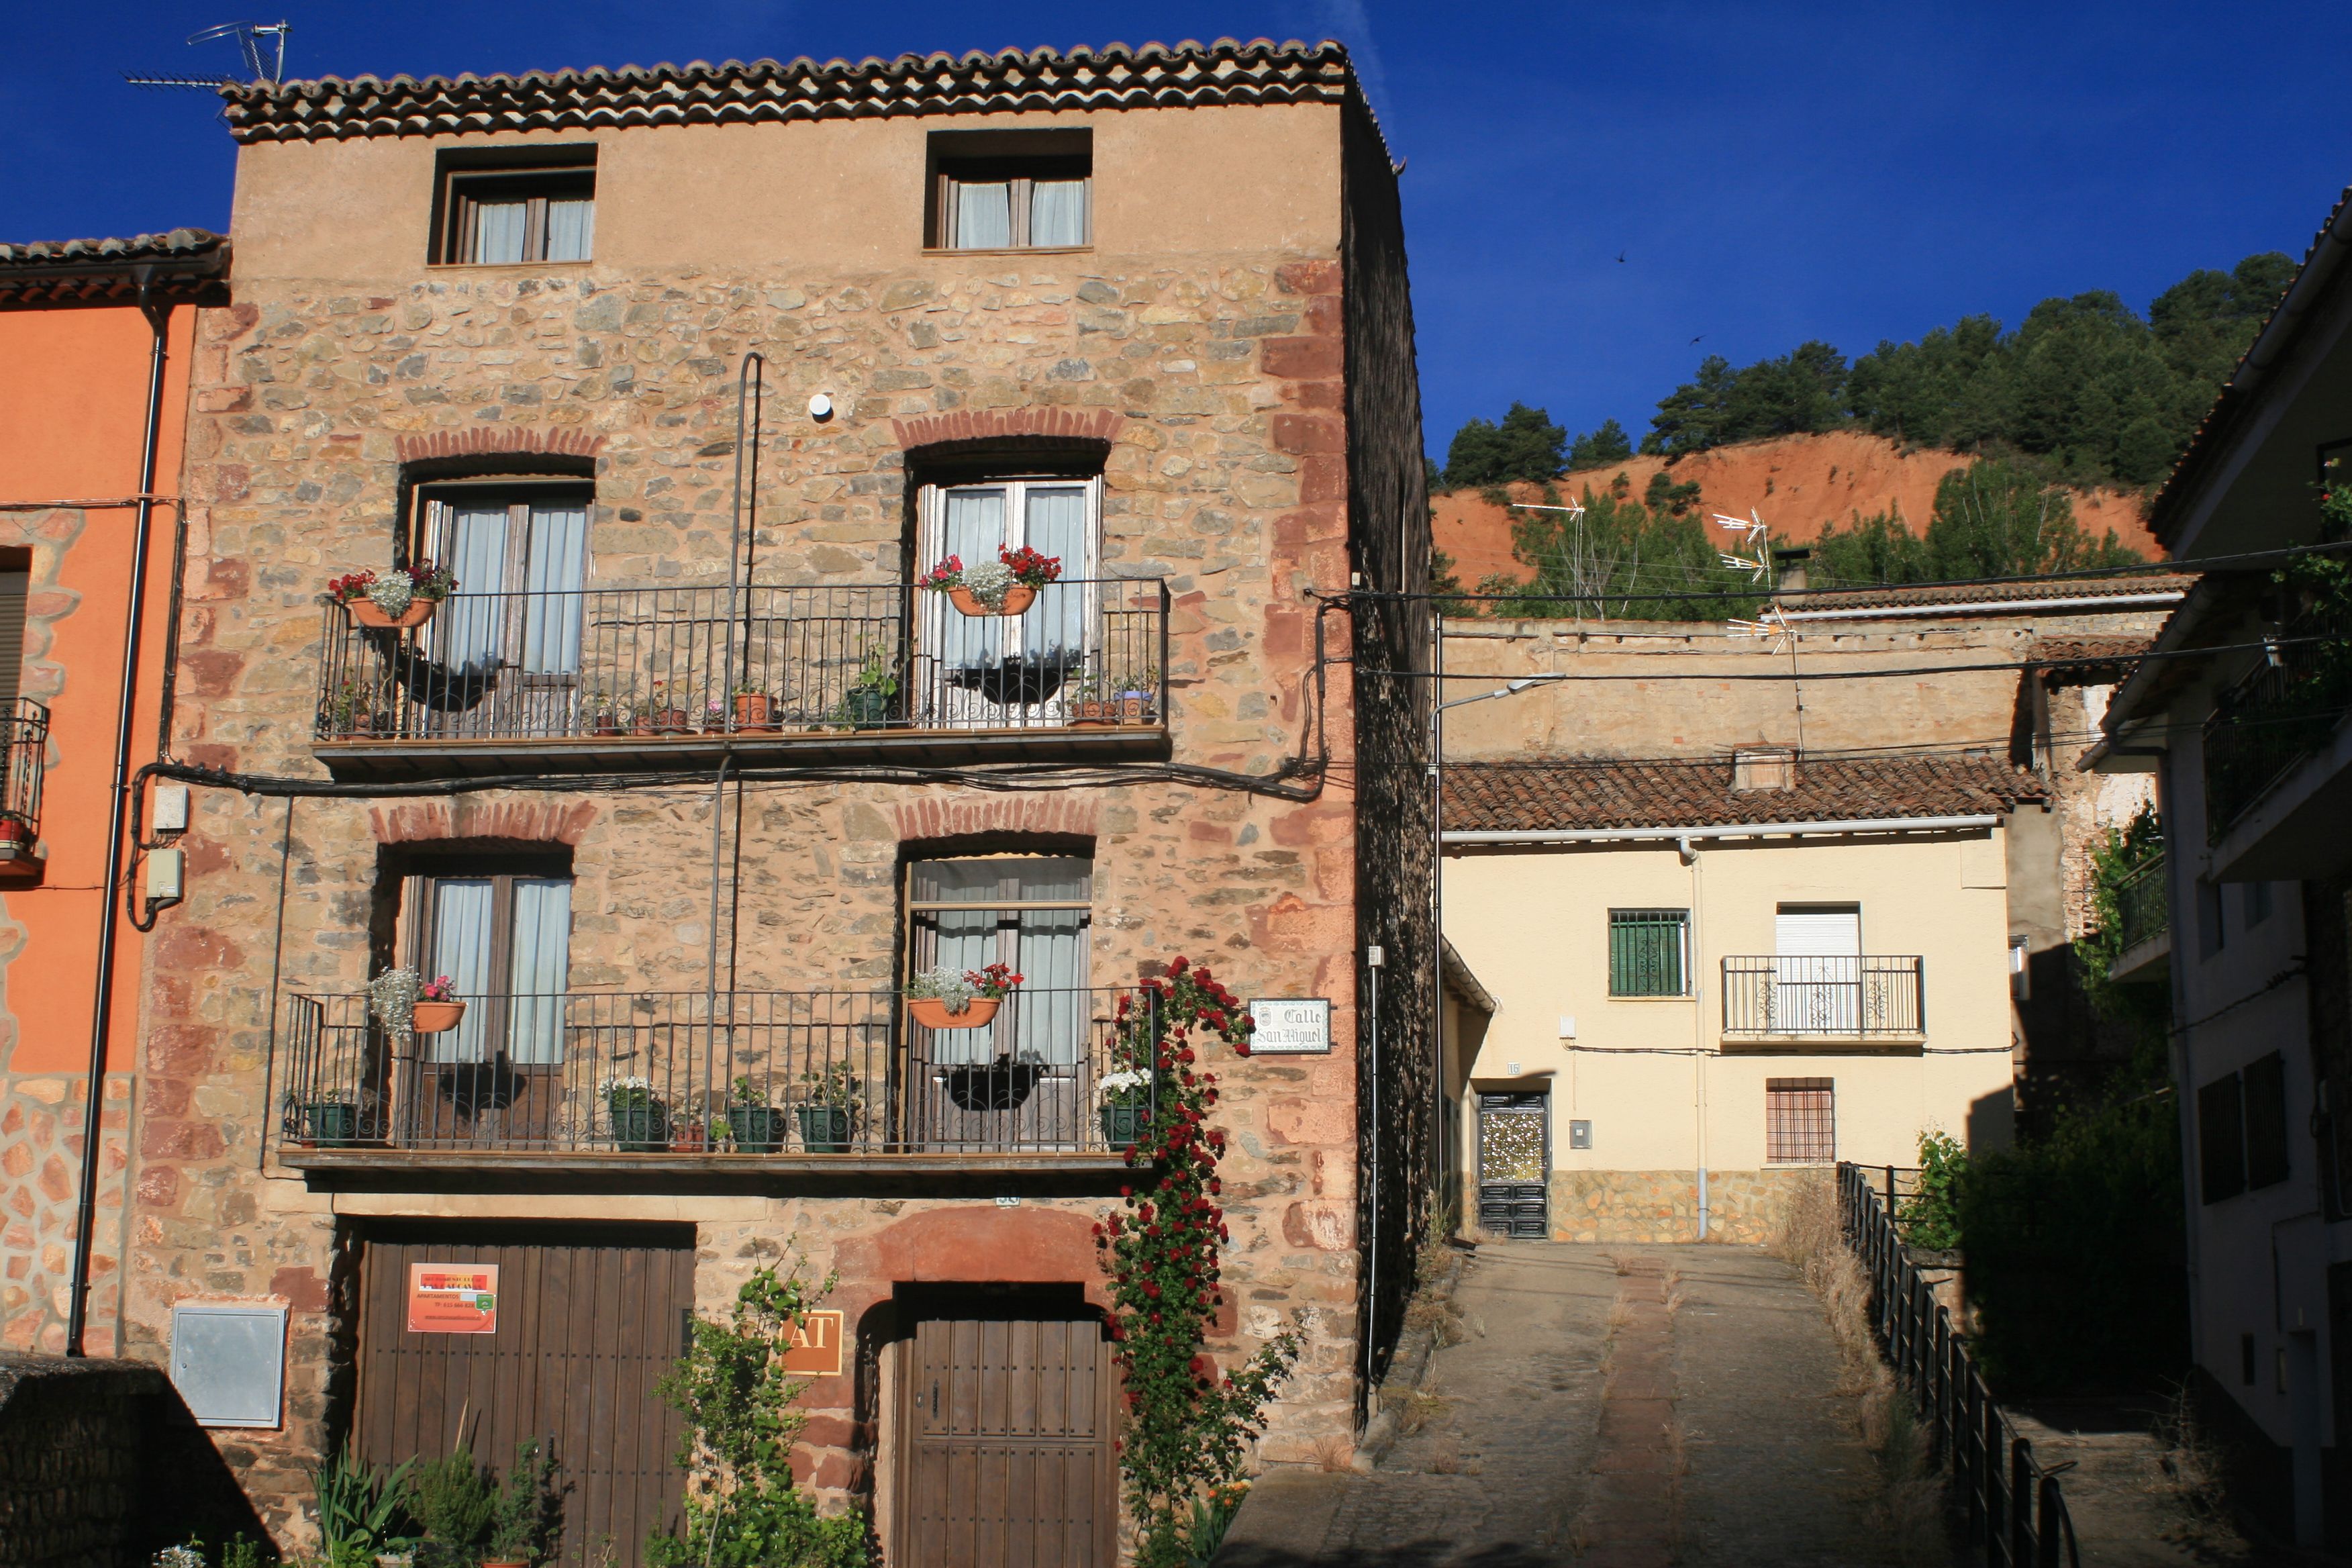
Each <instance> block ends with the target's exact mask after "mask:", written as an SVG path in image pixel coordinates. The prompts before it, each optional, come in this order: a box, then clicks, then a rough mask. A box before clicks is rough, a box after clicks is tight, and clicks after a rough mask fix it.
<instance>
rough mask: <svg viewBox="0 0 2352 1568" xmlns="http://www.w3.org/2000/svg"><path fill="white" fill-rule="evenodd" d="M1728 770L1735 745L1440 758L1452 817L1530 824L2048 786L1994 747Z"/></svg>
mask: <svg viewBox="0 0 2352 1568" xmlns="http://www.w3.org/2000/svg"><path fill="white" fill-rule="evenodd" d="M1731 776H1732V761H1731V759H1730V758H1729V757H1706V758H1694V759H1692V760H1690V761H1688V762H1683V761H1678V760H1677V761H1671V762H1658V761H1646V762H1633V761H1626V760H1624V759H1621V758H1612V757H1551V758H1546V759H1543V760H1540V761H1532V762H1507V763H1450V764H1448V765H1447V767H1446V769H1445V826H1446V827H1447V828H1448V829H1449V830H1466V831H1472V832H1513V831H1520V832H1525V831H1535V830H1543V829H1562V828H1566V829H1573V828H1600V827H1715V826H1734V825H1737V824H1740V823H1750V822H1756V823H1761V822H1845V821H1860V820H1873V821H1875V820H1880V819H1891V818H1898V817H1910V816H1984V815H1988V814H1994V813H2000V812H2006V811H2008V810H2009V809H2011V807H2012V806H2015V805H2019V804H2020V803H2021V802H2039V801H2046V800H2048V799H2049V798H2050V786H2049V784H2048V783H2047V782H2046V781H2044V780H2043V779H2042V778H2041V777H2040V776H2039V775H2037V774H2034V773H2021V772H2019V771H2018V770H2017V769H2015V768H2013V767H2011V765H2010V764H2009V763H2007V762H2006V761H2004V760H2002V759H2000V758H1997V757H1971V756H1904V757H1834V758H1821V759H1813V758H1807V759H1803V760H1801V761H1799V762H1798V763H1797V764H1796V782H1795V784H1793V785H1792V786H1791V787H1790V788H1788V789H1755V790H1735V789H1733V788H1732V787H1731Z"/></svg>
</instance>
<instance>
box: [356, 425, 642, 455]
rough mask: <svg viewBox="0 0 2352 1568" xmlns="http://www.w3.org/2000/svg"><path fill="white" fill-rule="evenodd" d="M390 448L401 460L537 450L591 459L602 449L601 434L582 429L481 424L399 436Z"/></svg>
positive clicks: (543, 452) (600, 452)
mask: <svg viewBox="0 0 2352 1568" xmlns="http://www.w3.org/2000/svg"><path fill="white" fill-rule="evenodd" d="M394 450H395V451H396V452H397V453H398V454H399V458H400V460H401V461H402V462H404V463H414V462H416V461H418V460H420V459H422V458H472V457H478V456H481V455H483V454H486V453H494V452H498V453H503V452H538V453H542V454H552V455H555V456H558V457H569V458H593V457H597V456H599V455H601V454H602V453H603V452H604V437H602V436H591V435H590V434H588V433H587V432H586V431H585V430H546V429H541V428H538V427H536V426H515V425H481V426H475V427H474V428H472V429H469V430H436V431H435V432H433V434H431V435H430V436H403V437H400V438H399V439H398V440H397V441H396V442H394Z"/></svg>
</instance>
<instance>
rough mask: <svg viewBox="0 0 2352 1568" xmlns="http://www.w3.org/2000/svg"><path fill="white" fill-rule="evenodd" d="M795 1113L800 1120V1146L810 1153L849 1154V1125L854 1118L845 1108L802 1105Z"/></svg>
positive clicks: (841, 1106) (843, 1106)
mask: <svg viewBox="0 0 2352 1568" xmlns="http://www.w3.org/2000/svg"><path fill="white" fill-rule="evenodd" d="M795 1113H796V1114H797V1115H798V1116H799V1118H800V1123H801V1146H802V1147H803V1148H804V1149H806V1150H807V1151H808V1152H810V1153H812V1154H846V1153H848V1152H849V1135H850V1131H851V1128H850V1123H851V1121H853V1120H854V1118H853V1117H852V1116H851V1115H850V1111H849V1108H848V1107H847V1106H845V1105H803V1106H798V1107H795ZM770 1114H771V1115H772V1114H773V1112H770Z"/></svg>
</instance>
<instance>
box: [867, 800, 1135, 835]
mask: <svg viewBox="0 0 2352 1568" xmlns="http://www.w3.org/2000/svg"><path fill="white" fill-rule="evenodd" d="M890 811H891V816H893V817H895V818H896V819H897V821H896V826H897V827H898V840H899V842H900V843H902V844H903V843H908V842H914V841H919V840H924V839H934V838H969V837H977V836H980V835H982V834H1003V833H1029V834H1038V835H1045V834H1055V835H1061V836H1066V837H1074V838H1092V837H1095V835H1096V831H1097V827H1098V826H1100V823H1101V820H1102V803H1101V802H1099V801H1097V800H1096V799H1095V798H1094V797H1093V796H1091V795H1075V794H1064V795H992V796H988V797H986V798H983V799H980V800H940V799H936V798H934V799H930V800H916V801H908V802H905V803H903V804H901V805H894V806H892V807H891V808H890Z"/></svg>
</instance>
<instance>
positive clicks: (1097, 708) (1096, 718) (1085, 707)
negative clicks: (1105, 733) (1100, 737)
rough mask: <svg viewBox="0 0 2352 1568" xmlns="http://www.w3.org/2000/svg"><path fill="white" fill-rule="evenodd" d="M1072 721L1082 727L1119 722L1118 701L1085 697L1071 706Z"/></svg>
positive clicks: (1090, 727)
mask: <svg viewBox="0 0 2352 1568" xmlns="http://www.w3.org/2000/svg"><path fill="white" fill-rule="evenodd" d="M1069 714H1070V722H1071V723H1072V724H1073V725H1076V726H1077V727H1078V728H1080V729H1094V728H1099V727H1101V726H1104V725H1108V724H1116V723H1118V704H1116V703H1111V702H1102V701H1097V700H1092V699H1083V700H1079V701H1076V702H1073V703H1071V704H1070V707H1069Z"/></svg>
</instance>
